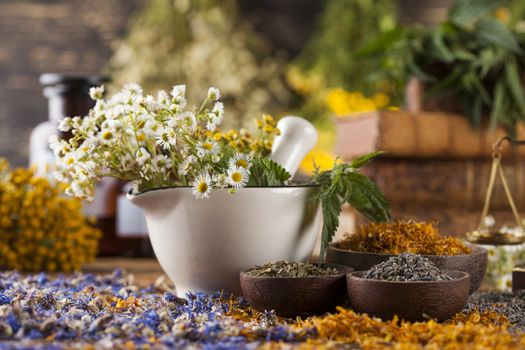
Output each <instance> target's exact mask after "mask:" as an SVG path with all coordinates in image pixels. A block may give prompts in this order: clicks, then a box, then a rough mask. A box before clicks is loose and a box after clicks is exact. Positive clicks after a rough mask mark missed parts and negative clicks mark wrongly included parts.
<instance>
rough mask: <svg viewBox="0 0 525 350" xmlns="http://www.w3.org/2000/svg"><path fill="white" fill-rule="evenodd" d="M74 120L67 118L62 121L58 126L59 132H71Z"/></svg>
mask: <svg viewBox="0 0 525 350" xmlns="http://www.w3.org/2000/svg"><path fill="white" fill-rule="evenodd" d="M71 124H72V120H71V118H69V117H66V118H64V119H62V120H61V121H60V124H58V130H60V131H63V132H68V131H69V130H71V127H72V125H71Z"/></svg>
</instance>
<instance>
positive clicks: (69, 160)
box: [62, 152, 78, 168]
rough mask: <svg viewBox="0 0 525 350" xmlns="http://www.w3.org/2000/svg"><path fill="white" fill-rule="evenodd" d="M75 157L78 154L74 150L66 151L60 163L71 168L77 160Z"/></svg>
mask: <svg viewBox="0 0 525 350" xmlns="http://www.w3.org/2000/svg"><path fill="white" fill-rule="evenodd" d="M77 157H78V155H77V154H76V153H75V152H69V153H67V154H66V155H65V156H64V158H63V160H62V165H63V166H64V167H65V168H72V167H73V166H74V165H75V163H76V161H77Z"/></svg>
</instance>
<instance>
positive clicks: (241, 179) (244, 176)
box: [226, 166, 248, 188]
mask: <svg viewBox="0 0 525 350" xmlns="http://www.w3.org/2000/svg"><path fill="white" fill-rule="evenodd" d="M226 181H227V182H228V184H229V185H230V186H232V187H233V188H242V187H244V186H246V185H247V184H248V172H247V171H246V170H245V169H244V168H242V167H238V166H234V167H230V168H229V169H228V178H227V180H226Z"/></svg>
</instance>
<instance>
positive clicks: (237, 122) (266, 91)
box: [108, 0, 525, 170]
mask: <svg viewBox="0 0 525 350" xmlns="http://www.w3.org/2000/svg"><path fill="white" fill-rule="evenodd" d="M459 1H461V0H459ZM452 2H453V1H444V2H439V1H434V0H430V1H428V2H422V1H420V2H417V1H412V0H325V1H322V2H318V3H316V4H317V5H316V6H318V7H319V9H318V11H317V15H312V16H310V17H311V18H307V19H306V20H307V21H309V22H310V23H309V25H310V27H311V30H310V31H309V35H308V37H307V40H305V42H304V43H303V44H302V49H299V50H285V49H284V50H283V48H282V47H279V45H280V43H279V40H276V38H279V36H282V35H286V33H288V32H286V33H284V34H283V33H279V32H278V31H277V30H274V33H273V34H274V35H273V38H272V36H271V35H270V36H268V35H267V34H268V33H265V32H264V31H261V30H259V29H260V28H257V26H254V23H255V22H254V21H253V18H250V17H249V16H248V15H247V14H246V13H245V12H246V11H245V10H246V4H247V3H250V6H252V7H257V6H259V7H260V5H261V4H263V3H264V4H272V6H274V7H275V6H285V4H287V5H291V6H295V9H296V10H297V11H291V10H290V6H289V7H288V10H287V11H286V12H285V14H284V15H286V16H288V17H290V19H289V20H288V21H289V22H290V21H291V16H294V13H296V15H297V16H298V17H299V16H300V15H301V14H302V15H303V16H304V13H303V12H304V8H306V7H307V4H310V2H308V1H305V2H301V1H289V2H286V1H285V2H280V3H279V2H278V1H272V0H265V1H261V2H258V4H257V6H256V5H254V4H253V3H252V2H249V1H243V0H191V1H190V0H151V1H148V2H147V4H146V6H145V8H144V9H143V10H142V11H141V12H140V13H138V14H137V16H136V18H135V19H134V21H133V22H132V25H131V27H130V31H129V34H128V36H127V38H125V40H123V41H122V42H120V43H119V44H118V46H117V48H116V52H115V55H114V57H113V59H112V60H111V62H110V65H109V67H108V72H109V73H110V74H111V76H112V77H113V82H114V84H115V85H120V84H122V83H124V82H129V81H134V82H137V83H139V84H141V85H143V86H144V87H145V88H146V89H147V90H149V91H155V90H157V89H160V88H164V89H167V88H169V86H170V85H172V84H175V83H186V84H187V85H188V89H189V95H190V98H194V99H199V98H201V97H202V96H199V94H201V93H202V91H206V89H207V87H208V86H210V85H217V87H219V88H220V89H221V91H222V92H223V95H224V97H225V106H226V112H227V118H226V120H229V125H228V126H237V127H238V126H249V124H250V122H249V121H251V120H252V119H253V118H254V117H257V116H259V115H260V114H261V113H262V112H266V113H270V114H274V115H275V116H276V117H279V116H282V115H285V114H297V115H300V116H303V117H306V118H308V119H310V120H312V121H313V122H314V123H315V124H316V126H317V127H318V129H319V131H320V141H319V144H318V147H317V148H316V150H315V152H314V155H310V157H309V159H308V162H309V163H311V158H312V157H314V158H315V159H316V161H317V160H318V159H320V160H321V161H319V162H320V163H321V166H322V167H323V166H331V165H332V162H333V156H332V155H331V154H330V152H329V150H330V149H331V147H332V143H333V122H332V116H333V115H349V114H352V113H353V112H360V111H370V110H375V109H381V108H398V107H399V106H402V105H403V104H404V89H405V84H406V81H407V80H408V76H407V74H408V73H407V70H406V69H403V67H404V62H402V60H403V59H404V57H405V56H406V55H405V56H404V55H399V54H398V53H396V54H388V52H386V53H385V54H383V55H366V54H363V52H365V51H366V49H367V47H368V46H369V45H370V44H371V43H373V42H374V40H377V38H378V37H379V38H381V37H385V36H387V37H388V35H389V33H394V32H395V31H396V29H399V28H404V27H406V25H407V24H410V23H407V21H406V18H404V17H403V13H402V12H403V11H405V12H407V9H408V11H413V9H412V7H417V6H421V7H424V6H441V7H443V8H444V12H443V13H445V14H446V6H447V5H450V4H451V3H452ZM472 2H478V3H481V4H482V5H483V6H485V5H486V6H487V7H490V8H492V9H493V15H494V16H496V17H498V18H503V17H505V16H507V17H508V18H503V20H505V21H506V23H508V24H509V26H512V27H515V28H518V29H519V27H520V26H525V22H524V19H525V1H523V0H501V1H500V0H472ZM495 3H497V4H498V6H494V4H495ZM243 4H244V5H243ZM270 7H271V6H270ZM291 9H292V10H293V9H294V8H293V7H291ZM400 9H401V10H402V11H401V13H400ZM273 11H274V12H273V13H272V16H271V17H269V18H268V21H276V19H277V15H276V13H278V14H279V16H282V15H283V14H282V13H281V12H282V11H280V10H279V9H278V10H275V8H274V10H273ZM301 11H303V12H301ZM405 15H406V14H405ZM259 17H263V22H264V21H266V18H265V16H264V15H263V16H259ZM405 17H406V16H405ZM415 20H416V21H417V18H416V19H415ZM441 20H444V18H442V19H441ZM272 24H273V25H274V26H275V27H277V26H278V24H277V23H265V25H266V27H271V26H272ZM426 25H427V26H428V23H426ZM290 29H292V28H290ZM279 30H282V29H281V28H279ZM275 32H277V34H276V33H275ZM290 35H291V34H290ZM391 39H392V40H394V39H395V38H394V37H393V38H391ZM295 41H297V40H295ZM281 44H282V43H281ZM281 46H282V45H281ZM294 51H296V52H294ZM196 95H197V96H196ZM305 170H311V169H305Z"/></svg>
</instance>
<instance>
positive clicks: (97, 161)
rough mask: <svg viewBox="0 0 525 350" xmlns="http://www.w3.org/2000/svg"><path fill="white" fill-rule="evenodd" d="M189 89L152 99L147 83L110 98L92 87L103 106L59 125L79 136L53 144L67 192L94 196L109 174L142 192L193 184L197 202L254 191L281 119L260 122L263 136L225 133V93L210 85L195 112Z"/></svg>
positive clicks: (98, 104) (177, 89) (128, 87)
mask: <svg viewBox="0 0 525 350" xmlns="http://www.w3.org/2000/svg"><path fill="white" fill-rule="evenodd" d="M185 92H186V87H185V86H184V85H176V86H174V87H173V89H172V90H171V93H170V94H168V93H167V92H165V91H159V92H158V94H157V96H156V97H154V96H151V95H147V96H144V95H143V92H142V89H141V87H140V86H138V85H136V84H127V85H126V86H125V87H124V88H123V90H122V91H121V92H119V93H117V94H115V95H114V96H113V97H112V98H111V99H109V100H104V99H103V98H102V97H103V93H104V87H103V86H101V87H98V88H92V89H91V91H90V95H91V97H92V98H93V99H94V100H96V105H95V107H94V108H93V109H92V110H91V111H90V114H89V116H87V117H84V118H80V117H74V118H65V119H63V120H62V122H61V123H60V125H59V129H60V130H61V131H64V132H71V133H72V135H73V137H72V138H71V139H70V140H69V141H65V140H61V139H59V138H58V137H55V138H53V139H52V140H51V148H52V149H53V151H54V153H55V155H56V157H57V159H58V162H59V166H60V170H59V171H58V172H57V179H58V180H59V181H61V182H65V183H67V184H68V185H69V186H68V187H67V190H66V191H67V193H68V194H71V195H74V196H77V197H82V198H88V199H89V198H91V196H92V193H93V186H94V184H95V183H96V182H97V181H98V180H99V179H100V178H101V177H103V176H113V177H117V178H120V179H123V180H129V181H133V184H134V190H135V191H137V192H140V191H144V190H147V189H151V188H160V187H167V186H192V187H193V193H194V194H195V196H196V197H197V198H206V197H208V196H209V194H210V191H211V190H212V188H225V187H230V188H232V189H236V188H241V187H244V186H246V185H247V184H248V181H249V175H250V168H251V167H252V165H253V162H254V158H258V157H266V156H267V155H268V154H269V152H270V151H271V148H272V142H273V138H274V137H275V136H276V135H278V134H279V130H278V129H277V128H276V127H275V125H276V124H275V121H274V119H273V118H272V117H271V116H269V115H263V117H262V119H260V120H257V121H256V122H257V127H258V134H257V135H256V136H252V135H251V134H250V133H248V131H247V130H245V129H240V130H230V131H228V132H224V133H223V132H221V131H220V130H219V126H220V125H221V123H222V120H223V117H224V105H223V104H222V102H219V99H220V97H221V94H220V91H219V90H218V89H217V88H214V87H210V88H209V90H208V94H207V97H206V99H205V100H204V101H203V103H202V104H201V106H200V108H198V109H196V108H188V106H187V101H186V98H185Z"/></svg>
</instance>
